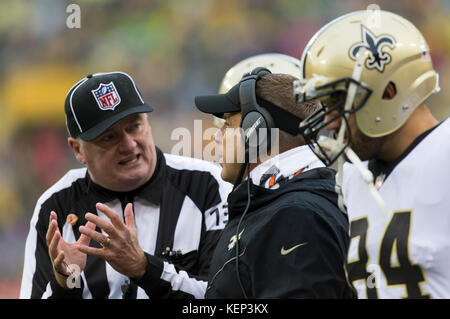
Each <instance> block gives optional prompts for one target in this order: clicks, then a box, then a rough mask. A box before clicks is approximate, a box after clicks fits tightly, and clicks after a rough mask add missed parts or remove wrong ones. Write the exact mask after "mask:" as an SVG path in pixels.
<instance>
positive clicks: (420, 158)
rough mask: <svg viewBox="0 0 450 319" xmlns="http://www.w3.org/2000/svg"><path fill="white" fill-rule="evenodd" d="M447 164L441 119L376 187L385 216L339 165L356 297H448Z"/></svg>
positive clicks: (351, 169)
mask: <svg viewBox="0 0 450 319" xmlns="http://www.w3.org/2000/svg"><path fill="white" fill-rule="evenodd" d="M449 159H450V119H447V120H445V121H444V122H443V123H441V124H440V125H439V126H438V127H436V128H435V129H434V130H432V131H431V132H430V133H429V134H428V135H427V136H426V137H425V138H424V139H423V140H422V141H420V142H419V143H418V144H417V145H416V146H415V147H414V148H413V149H412V150H411V151H410V152H409V153H408V154H407V155H406V157H404V158H403V159H402V160H401V161H400V162H399V163H398V164H397V165H396V166H395V167H394V169H393V170H392V171H391V173H390V174H389V175H388V176H387V178H386V179H385V180H384V182H383V183H382V184H381V187H380V188H379V193H380V195H381V197H382V198H383V200H384V201H385V204H386V208H387V211H388V214H389V215H388V216H387V217H385V216H384V215H383V213H382V210H381V209H380V207H379V206H378V205H377V203H376V202H375V200H374V199H373V197H372V196H371V195H370V193H369V191H368V189H367V187H366V185H365V183H364V181H363V179H362V178H361V175H360V173H359V171H358V170H357V169H356V167H355V166H354V165H352V164H347V163H346V164H345V165H344V171H343V172H344V174H343V184H342V189H343V195H344V202H345V205H346V206H347V211H348V215H349V221H350V223H351V225H350V233H351V242H350V247H349V253H348V265H347V271H348V277H349V281H350V282H352V283H353V285H354V287H355V289H356V290H357V292H358V298H450V189H449V181H450V167H449ZM364 164H365V165H366V166H367V164H368V162H365V163H364Z"/></svg>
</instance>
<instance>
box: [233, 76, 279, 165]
mask: <svg viewBox="0 0 450 319" xmlns="http://www.w3.org/2000/svg"><path fill="white" fill-rule="evenodd" d="M269 73H271V72H270V71H269V70H268V69H266V68H262V67H258V68H256V69H254V70H253V71H252V72H250V73H247V74H245V75H244V76H243V77H242V79H241V81H240V84H239V99H240V105H241V112H242V118H241V128H242V130H243V132H244V136H243V139H244V143H245V147H246V153H247V151H248V154H249V155H250V158H248V159H247V160H254V156H255V155H257V154H259V153H260V151H261V150H262V147H264V145H265V146H266V153H267V152H268V151H269V150H270V147H271V145H270V141H271V136H270V132H271V129H272V128H274V126H275V124H274V121H273V119H272V116H271V115H270V113H269V112H268V111H267V110H265V109H264V108H262V107H261V106H259V105H258V102H257V100H256V82H257V81H258V80H259V78H261V77H262V76H263V75H265V74H269Z"/></svg>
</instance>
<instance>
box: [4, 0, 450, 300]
mask: <svg viewBox="0 0 450 319" xmlns="http://www.w3.org/2000/svg"><path fill="white" fill-rule="evenodd" d="M71 3H75V4H78V5H79V6H80V8H81V28H80V29H69V28H68V27H67V25H66V19H67V17H68V16H69V13H67V12H66V8H67V6H68V5H69V4H71ZM371 3H373V1H356V0H348V1H331V0H329V1H326V0H322V1H300V0H277V1H274V0H164V1H163V0H161V1H149V0H145V1H144V0H127V1H125V0H84V1H81V0H80V1H62V0H34V1H30V0H0V298H17V297H18V292H19V287H20V281H21V273H22V263H23V256H24V247H25V239H26V235H27V233H28V228H29V221H30V218H31V215H32V214H33V210H34V205H35V203H36V200H37V199H38V197H39V196H40V195H41V194H42V192H43V191H44V190H45V189H47V188H48V187H49V186H51V185H52V184H53V183H55V182H56V181H57V180H58V179H59V178H60V177H61V176H62V175H63V174H64V173H65V172H66V171H67V170H68V169H70V168H73V167H80V164H78V163H77V162H76V160H75V158H74V157H73V155H72V153H71V152H70V150H69V148H68V146H67V145H66V138H67V133H66V128H65V119H64V111H63V105H64V98H65V94H66V93H67V91H68V90H69V89H70V87H71V86H72V85H73V84H74V83H75V82H77V81H78V80H79V79H81V78H82V77H84V76H85V75H87V74H90V73H96V72H107V71H115V70H121V71H124V72H127V73H129V74H130V75H132V76H133V77H134V79H135V81H136V83H137V86H138V87H139V89H140V91H141V92H142V95H143V97H144V99H145V100H146V101H147V102H148V103H149V104H150V105H152V106H153V108H154V112H153V113H152V114H151V121H150V122H151V125H152V129H153V135H154V137H155V141H156V144H157V145H158V146H159V147H160V148H161V149H162V150H163V151H166V152H170V150H171V148H172V146H174V145H175V144H176V142H177V141H172V140H171V132H172V130H173V129H174V128H177V127H187V128H192V127H193V123H194V120H195V119H201V120H203V128H204V129H205V128H207V127H209V126H212V121H211V118H209V117H205V116H203V115H202V114H201V113H199V112H197V111H196V110H195V109H194V96H195V95H197V94H204V93H212V92H215V91H217V89H218V86H219V83H220V81H221V79H222V76H223V75H224V74H225V72H226V71H227V70H228V68H229V67H231V66H232V65H233V64H235V63H237V62H238V61H240V60H241V59H243V58H246V57H248V56H251V55H254V54H260V53H268V52H278V53H284V54H288V55H292V56H294V57H297V58H299V57H300V55H301V51H302V49H303V47H304V46H305V44H306V42H307V41H308V40H309V38H310V37H311V36H312V35H313V34H314V33H315V32H316V31H317V30H318V29H319V28H320V27H321V26H322V25H323V24H325V23H326V22H329V21H331V20H332V19H334V18H336V17H338V16H340V15H342V14H345V13H348V12H350V11H354V10H364V9H366V8H367V7H368V5H369V4H371ZM376 4H377V5H379V6H380V7H381V9H384V10H389V11H393V12H395V13H398V14H400V15H403V16H404V17H405V18H407V19H409V20H410V21H412V22H413V23H414V24H415V25H416V26H417V27H418V28H419V29H420V30H421V31H422V32H423V34H424V36H425V38H426V39H427V40H428V43H429V45H430V47H431V56H432V58H433V62H434V65H435V67H436V69H437V70H438V72H439V73H440V79H441V92H440V93H439V94H438V95H435V96H433V97H431V98H430V100H429V101H428V104H429V105H430V106H431V109H432V111H433V112H434V114H435V115H436V116H437V117H438V118H439V119H444V118H445V117H447V116H448V115H449V114H450V111H449V108H448V105H447V103H448V101H449V97H450V90H449V89H450V64H449V63H450V0H446V1H438V0H431V1H430V0H429V1H425V0H413V1H411V0H409V1H406V0H404V1H377V2H376Z"/></svg>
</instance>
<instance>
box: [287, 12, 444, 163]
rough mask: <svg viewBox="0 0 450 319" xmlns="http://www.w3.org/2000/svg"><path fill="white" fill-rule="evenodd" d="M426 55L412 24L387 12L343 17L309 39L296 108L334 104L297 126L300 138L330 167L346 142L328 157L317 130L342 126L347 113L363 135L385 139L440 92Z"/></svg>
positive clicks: (354, 14) (302, 62) (419, 36)
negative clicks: (336, 123)
mask: <svg viewBox="0 0 450 319" xmlns="http://www.w3.org/2000/svg"><path fill="white" fill-rule="evenodd" d="M374 15H377V16H376V17H375V18H374ZM429 51H430V49H429V47H428V45H427V43H426V42H425V39H424V38H423V36H422V34H421V33H420V32H419V30H417V28H416V27H415V26H414V25H413V24H412V23H411V22H409V21H408V20H406V19H404V18H403V17H401V16H399V15H397V14H394V13H391V12H387V11H377V12H375V13H374V12H373V11H368V10H367V11H357V12H352V13H349V14H346V15H344V16H341V17H339V18H337V19H335V20H333V21H331V22H330V23H328V24H327V25H325V26H324V27H323V28H321V29H320V30H319V31H318V32H317V33H316V34H315V35H314V36H313V37H312V38H311V40H310V41H309V43H308V44H307V46H306V47H305V50H304V52H303V55H302V59H301V73H302V74H301V76H300V80H299V81H296V83H295V88H294V91H295V93H296V95H297V100H298V102H299V103H302V102H305V101H308V100H313V99H318V100H321V101H325V100H330V97H334V98H335V102H334V103H333V105H323V107H322V108H321V109H320V110H318V111H317V112H315V113H313V114H311V115H310V116H309V117H308V118H307V119H305V120H304V121H303V122H302V124H301V128H302V130H303V135H304V137H305V139H306V140H307V141H308V142H309V143H310V144H312V143H315V144H316V145H317V144H318V145H319V147H318V148H316V149H315V150H316V152H317V153H316V154H317V155H318V156H319V157H320V158H321V159H322V161H324V163H325V164H326V165H331V164H332V163H333V162H334V160H336V158H337V157H338V156H339V155H341V154H342V153H343V151H344V148H345V147H347V146H348V145H349V143H350V141H348V143H347V144H346V145H343V148H342V149H341V150H340V151H338V152H334V156H332V157H330V156H329V154H326V152H324V151H323V149H322V150H321V147H320V141H319V142H318V140H319V139H318V137H319V134H318V133H319V130H321V129H322V128H324V127H325V126H327V125H328V124H329V123H331V122H332V121H334V120H336V119H338V118H342V119H343V120H344V121H346V117H347V116H348V115H349V114H350V113H355V118H356V123H357V125H358V128H359V129H360V130H361V132H362V133H364V134H365V135H367V136H369V137H381V136H385V135H388V134H391V133H392V132H394V131H396V130H398V129H399V128H400V127H401V126H402V125H403V124H404V123H405V122H406V120H407V119H408V118H409V116H410V115H411V113H412V112H413V111H414V109H415V108H416V107H418V106H419V105H420V104H421V103H423V102H424V100H425V99H426V98H427V97H429V96H430V95H431V94H432V93H434V92H437V91H439V85H438V74H437V73H436V71H435V70H434V68H433V65H432V62H431V58H430V54H429ZM359 55H362V56H361V57H360V66H359V67H358V66H357V65H358V63H357V58H358V56H359ZM388 85H389V86H390V88H393V90H394V96H393V97H391V96H390V97H387V96H386V95H385V90H386V88H387V86H388ZM351 87H353V88H352V89H351ZM352 91H353V92H352ZM349 96H350V97H351V98H349V99H348V101H347V98H348V97H349ZM350 100H351V101H350ZM344 105H348V106H349V107H348V108H345V106H344ZM336 110H337V111H338V115H337V116H335V117H333V118H332V119H330V120H329V121H327V122H325V121H324V119H325V116H326V115H327V114H330V113H331V112H335V111H336ZM333 114H335V113H333ZM344 126H345V124H344ZM347 129H348V128H347ZM349 135H351V134H349Z"/></svg>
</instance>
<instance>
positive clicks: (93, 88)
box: [64, 72, 153, 141]
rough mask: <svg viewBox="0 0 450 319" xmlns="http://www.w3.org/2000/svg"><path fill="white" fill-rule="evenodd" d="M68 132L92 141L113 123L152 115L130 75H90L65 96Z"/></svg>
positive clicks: (151, 109)
mask: <svg viewBox="0 0 450 319" xmlns="http://www.w3.org/2000/svg"><path fill="white" fill-rule="evenodd" d="M64 110H65V112H66V125H67V130H68V131H69V134H70V136H71V137H80V138H81V139H83V140H85V141H92V140H94V139H96V138H97V137H98V136H100V135H101V134H103V133H104V132H105V131H106V130H107V129H109V128H110V127H111V126H112V125H114V124H115V123H116V122H118V121H120V120H121V119H123V118H125V117H127V116H129V115H131V114H135V113H148V112H152V111H153V108H152V107H151V106H150V105H148V104H146V103H145V102H144V100H143V99H142V96H141V93H140V92H139V90H138V88H137V87H136V84H135V83H134V81H133V79H132V78H131V76H129V75H128V74H126V73H124V72H109V73H96V74H89V75H88V76H86V77H85V78H83V79H81V80H80V81H79V82H78V83H76V84H75V85H74V86H73V87H72V88H71V89H70V90H69V93H67V95H66V101H65V104H64Z"/></svg>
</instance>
